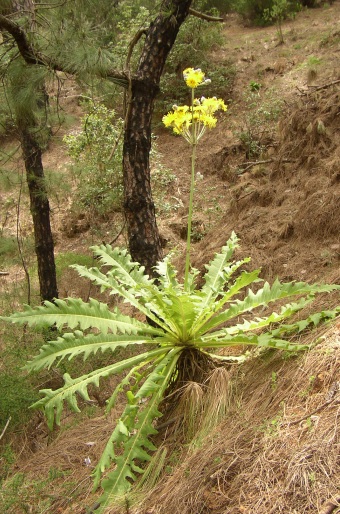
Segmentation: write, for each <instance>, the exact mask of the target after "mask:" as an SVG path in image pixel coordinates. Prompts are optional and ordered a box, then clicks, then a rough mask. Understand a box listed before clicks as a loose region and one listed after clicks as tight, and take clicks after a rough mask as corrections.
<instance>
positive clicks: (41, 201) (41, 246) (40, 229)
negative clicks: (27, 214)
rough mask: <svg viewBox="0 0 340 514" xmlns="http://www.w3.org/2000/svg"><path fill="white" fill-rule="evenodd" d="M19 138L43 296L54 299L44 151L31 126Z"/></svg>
mask: <svg viewBox="0 0 340 514" xmlns="http://www.w3.org/2000/svg"><path fill="white" fill-rule="evenodd" d="M20 139H21V148H22V152H23V157H24V162H25V168H26V179H27V185H28V190H29V195H30V210H31V215H32V219H33V227H34V242H35V253H36V256H37V262H38V277H39V286H40V297H41V299H42V300H49V301H53V300H54V299H55V298H58V288H57V275H56V268H55V260H54V243H53V236H52V230H51V223H50V204H49V201H48V197H47V191H46V185H45V177H44V168H43V164H42V151H41V148H40V146H39V144H38V143H37V141H36V140H35V138H34V136H33V134H32V132H31V131H30V128H28V127H23V128H21V129H20Z"/></svg>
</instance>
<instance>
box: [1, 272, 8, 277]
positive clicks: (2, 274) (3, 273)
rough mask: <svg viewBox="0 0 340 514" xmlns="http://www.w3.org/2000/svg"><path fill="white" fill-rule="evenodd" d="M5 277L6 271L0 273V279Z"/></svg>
mask: <svg viewBox="0 0 340 514" xmlns="http://www.w3.org/2000/svg"><path fill="white" fill-rule="evenodd" d="M5 275H9V272H8V271H0V277H4V276H5Z"/></svg>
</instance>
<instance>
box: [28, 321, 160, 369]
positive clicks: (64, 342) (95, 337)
mask: <svg viewBox="0 0 340 514" xmlns="http://www.w3.org/2000/svg"><path fill="white" fill-rule="evenodd" d="M146 343H147V344H158V341H157V339H153V338H152V337H150V336H148V335H144V336H142V335H140V336H138V335H114V334H87V335H85V334H84V333H83V332H81V331H79V330H76V331H75V332H74V333H66V334H63V335H62V336H60V337H58V339H57V340H56V341H50V342H49V343H48V344H45V345H43V346H42V347H41V348H40V352H39V354H38V355H36V356H35V357H34V359H33V360H32V361H30V362H28V363H27V364H26V365H25V366H24V368H23V369H27V370H29V371H33V370H34V371H38V370H40V369H42V368H50V367H51V366H52V365H53V364H54V363H55V361H56V360H57V359H60V360H59V362H60V361H62V360H63V359H65V358H66V357H67V358H68V360H71V359H73V358H74V357H76V356H78V355H81V354H83V356H84V360H85V359H87V358H88V357H89V356H90V355H91V354H94V355H95V354H96V353H97V352H98V351H101V352H102V353H103V352H105V351H107V350H110V351H111V352H114V351H115V350H116V349H117V348H119V347H121V348H126V347H127V346H130V345H141V344H146Z"/></svg>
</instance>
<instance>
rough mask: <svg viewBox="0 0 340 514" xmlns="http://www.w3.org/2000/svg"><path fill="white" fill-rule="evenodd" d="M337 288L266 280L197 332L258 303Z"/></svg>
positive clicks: (201, 331) (258, 304)
mask: <svg viewBox="0 0 340 514" xmlns="http://www.w3.org/2000/svg"><path fill="white" fill-rule="evenodd" d="M337 289H340V286H338V285H336V284H330V285H329V284H321V285H318V284H312V285H310V284H306V283H305V282H287V283H281V282H279V280H275V282H274V284H273V285H272V286H270V284H269V283H268V282H266V283H265V284H264V286H263V288H261V289H259V290H258V291H257V292H256V293H254V292H253V291H252V290H251V289H249V290H248V293H247V296H246V297H245V299H244V300H236V301H235V303H234V304H232V305H231V306H230V307H229V308H228V309H226V310H225V311H224V312H222V313H220V314H218V315H216V316H214V317H213V318H212V319H210V320H209V321H208V322H207V323H206V324H205V325H204V326H203V327H202V328H201V329H200V331H199V334H202V333H204V332H208V331H209V330H213V329H215V328H217V327H218V326H220V325H221V324H222V323H225V322H226V321H229V320H230V319H232V318H235V317H237V316H239V315H240V314H242V313H244V312H247V311H252V310H253V309H255V308H256V307H259V306H260V305H268V304H269V303H271V302H274V301H276V300H280V299H282V298H287V297H290V296H295V295H300V294H308V295H315V294H317V293H325V292H327V293H328V292H331V291H333V290H337Z"/></svg>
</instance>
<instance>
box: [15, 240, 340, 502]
mask: <svg viewBox="0 0 340 514" xmlns="http://www.w3.org/2000/svg"><path fill="white" fill-rule="evenodd" d="M237 247H238V238H237V236H236V235H235V234H234V233H232V235H231V237H230V239H229V240H228V242H227V244H226V246H224V247H223V248H222V251H221V252H220V253H218V254H216V255H215V257H214V258H213V260H212V261H211V263H210V264H209V265H208V266H206V272H205V275H204V276H203V287H201V288H200V289H198V288H197V286H196V279H197V277H198V274H199V273H198V271H197V270H195V269H191V270H190V272H189V274H188V278H187V285H186V287H184V285H183V284H182V283H181V282H180V281H179V280H178V279H177V277H176V270H175V269H174V267H173V266H172V265H171V263H170V262H169V260H168V259H165V260H164V261H162V262H160V263H159V264H158V265H157V267H156V271H157V274H158V277H159V278H158V279H157V281H156V280H154V279H151V278H149V277H148V276H147V275H145V274H144V269H143V267H141V266H140V265H139V264H138V263H136V262H132V259H131V257H130V255H129V254H128V252H127V250H125V249H119V248H115V249H112V248H111V247H110V246H109V245H107V246H104V245H102V246H95V247H93V251H94V254H95V255H96V257H97V258H98V259H99V261H100V263H101V265H102V266H104V270H105V272H104V271H101V270H100V269H99V268H96V267H93V268H89V269H88V268H86V267H84V266H80V265H74V266H73V268H75V269H76V270H77V271H78V272H79V274H80V275H81V276H83V277H87V278H88V279H90V280H91V281H92V282H93V283H94V284H96V285H98V286H99V287H100V289H101V291H109V292H110V294H112V295H119V296H120V297H121V298H122V299H123V300H124V302H127V303H129V304H130V305H131V306H132V307H133V308H134V309H137V310H138V311H139V312H140V313H142V314H143V315H144V316H145V318H146V319H147V320H148V322H143V321H138V320H137V319H135V318H133V317H130V316H127V315H124V314H122V313H121V312H120V310H119V309H118V308H115V309H114V310H110V309H109V308H108V306H107V305H106V304H104V303H100V302H98V301H97V300H94V299H90V301H89V302H88V303H85V302H83V301H82V300H81V299H73V298H69V299H67V300H55V303H50V302H45V304H44V305H43V306H39V307H36V308H31V307H28V306H27V307H25V309H24V311H23V312H18V313H15V314H13V315H11V316H10V317H9V318H6V319H9V320H10V321H11V322H13V323H22V324H28V325H42V326H46V324H47V325H50V326H52V325H53V326H55V327H57V329H59V330H61V329H64V330H65V327H68V329H69V330H68V331H66V332H65V333H63V334H62V335H60V336H59V337H57V338H56V340H54V341H50V342H49V343H48V344H45V345H44V346H43V347H42V348H41V350H40V353H39V355H37V356H36V357H35V358H34V359H33V360H32V361H31V362H29V363H28V364H27V365H26V369H27V370H35V371H37V370H40V369H42V368H50V367H51V366H53V365H55V364H56V363H57V362H58V361H59V362H60V361H62V360H63V359H65V358H67V359H69V360H70V359H73V358H74V357H76V356H78V355H83V357H84V359H87V358H88V357H90V356H91V355H92V356H93V355H95V354H96V353H97V352H98V351H101V352H107V351H109V352H111V353H114V352H115V350H117V348H126V347H131V348H133V347H134V348H135V349H136V350H138V351H136V352H135V355H133V353H132V352H131V355H132V356H130V357H128V358H124V359H123V360H119V358H118V360H115V359H114V358H113V360H112V362H111V363H109V364H107V365H106V366H105V367H102V368H100V369H95V370H93V371H91V372H90V373H88V374H86V375H83V376H79V377H76V378H72V377H71V376H70V375H69V374H65V375H64V385H63V386H62V387H60V388H59V389H56V390H52V389H44V390H42V391H41V393H42V395H43V397H42V399H40V400H39V401H38V402H36V403H35V404H34V405H33V407H35V408H41V409H43V410H44V411H45V413H46V416H47V421H48V425H49V427H50V429H52V427H53V425H54V423H57V424H59V423H60V421H61V415H62V410H63V407H64V404H65V402H66V403H67V404H68V405H69V407H70V408H71V409H72V410H73V411H76V412H79V406H78V400H77V398H79V397H81V398H83V399H84V400H89V399H90V397H89V392H88V387H89V386H90V384H91V385H95V386H98V387H99V386H100V381H101V379H103V378H105V377H109V376H112V375H115V374H119V373H122V372H125V373H124V375H125V376H124V378H123V379H122V380H121V382H120V383H119V385H118V386H117V387H116V389H115V390H114V391H112V395H111V397H110V398H109V399H108V401H107V406H106V412H107V413H109V412H110V411H111V409H112V408H113V406H114V405H115V402H116V400H117V397H118V394H119V393H123V394H125V395H126V406H125V409H124V412H123V413H122V415H121V416H120V418H119V420H118V421H117V423H116V425H115V428H114V430H113V432H112V434H111V436H110V438H109V440H108V441H107V445H106V447H105V450H104V452H103V454H102V456H101V458H100V460H99V462H98V464H97V466H96V468H95V471H94V479H95V486H98V484H99V483H100V481H101V478H102V474H103V473H104V472H105V474H106V478H105V479H103V480H102V484H101V485H102V487H103V489H104V494H103V496H102V506H101V509H103V508H104V506H105V505H108V504H110V503H111V502H112V501H113V498H115V497H117V496H122V495H124V494H125V493H126V492H127V491H128V490H129V488H130V487H131V484H132V482H133V481H134V480H136V478H137V476H138V475H139V474H141V473H143V468H142V466H143V463H145V462H147V461H149V460H150V459H151V455H152V452H153V451H154V450H155V446H154V444H153V442H152V440H151V439H152V436H153V435H154V434H156V433H157V430H156V428H155V421H156V420H157V418H159V417H160V416H161V415H162V414H161V412H160V411H159V405H160V403H161V401H162V400H163V399H164V395H165V394H166V391H167V389H168V387H169V385H170V384H174V383H175V382H176V378H177V377H178V375H179V374H180V369H179V366H180V363H181V356H182V357H183V355H184V354H185V352H188V351H190V355H191V359H194V360H195V359H196V358H199V357H202V356H205V357H206V358H208V359H210V360H213V359H214V358H215V357H216V358H217V359H218V360H219V361H221V360H223V359H225V360H228V361H231V362H233V361H234V362H238V361H239V362H242V361H243V360H244V358H245V356H242V355H241V356H235V357H232V356H228V357H221V356H219V355H218V349H219V348H223V347H227V346H240V345H255V346H257V347H260V348H276V349H280V350H285V351H297V350H303V349H305V348H307V347H306V346H305V345H300V344H294V343H292V342H290V340H289V338H290V336H291V334H292V332H294V331H295V332H296V331H301V330H303V329H304V328H306V327H307V326H308V325H310V324H311V325H316V324H318V323H319V321H320V320H321V319H323V318H331V317H334V316H335V315H336V312H337V311H336V310H335V311H329V312H327V311H326V312H322V313H318V314H314V315H311V316H309V317H308V318H306V319H302V320H299V321H297V322H295V323H291V324H287V323H284V321H285V320H286V319H287V318H289V317H290V316H291V315H293V314H294V313H296V312H298V311H299V310H301V309H302V308H304V307H305V306H306V305H307V304H308V303H310V302H311V301H312V300H313V298H314V295H315V294H316V293H323V292H330V291H332V290H334V289H340V286H337V285H309V284H306V283H303V282H289V283H281V282H280V281H278V280H276V281H275V282H274V283H273V284H272V285H270V284H269V283H267V282H265V283H262V284H261V285H259V284H257V283H258V282H262V281H261V280H260V279H259V272H260V270H255V271H247V270H245V269H244V265H245V264H246V263H248V262H249V260H250V259H248V258H245V259H243V260H239V261H233V260H232V256H233V252H234V250H235V248H237ZM254 284H256V285H255V287H254ZM249 286H252V287H249ZM295 296H298V299H297V300H296V301H295V302H291V303H286V304H285V305H282V300H283V299H286V298H289V297H295ZM280 300H281V301H280ZM275 301H280V305H281V307H280V308H278V309H277V310H276V311H273V310H271V311H270V314H268V315H266V316H263V317H258V316H256V315H255V313H256V309H257V308H261V309H262V310H263V306H268V305H269V304H271V303H273V302H275ZM253 311H254V315H252V316H251V319H249V316H247V315H249V313H253ZM244 316H247V318H248V319H247V320H245V319H244V318H243V317H244ZM150 321H151V323H150ZM90 329H92V331H91V330H90ZM141 347H145V350H144V351H141ZM216 352H217V353H216ZM113 464H114V466H113ZM112 467H113V470H112V471H108V470H109V468H112Z"/></svg>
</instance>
